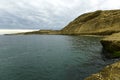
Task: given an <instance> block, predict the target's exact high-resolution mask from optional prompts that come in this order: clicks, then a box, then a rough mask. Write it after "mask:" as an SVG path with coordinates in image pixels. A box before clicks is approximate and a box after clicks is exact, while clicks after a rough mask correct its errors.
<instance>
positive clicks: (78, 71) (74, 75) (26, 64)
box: [0, 35, 107, 80]
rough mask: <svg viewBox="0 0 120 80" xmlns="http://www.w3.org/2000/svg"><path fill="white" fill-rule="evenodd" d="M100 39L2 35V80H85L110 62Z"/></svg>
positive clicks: (0, 55) (0, 41)
mask: <svg viewBox="0 0 120 80" xmlns="http://www.w3.org/2000/svg"><path fill="white" fill-rule="evenodd" d="M99 40H100V38H98V37H85V36H62V35H21V36H0V80H83V79H84V78H85V77H87V76H89V75H90V74H92V73H95V72H98V71H99V70H100V69H101V68H103V67H104V66H105V65H106V64H107V63H106V62H105V61H103V60H102V58H101V55H100V53H101V49H102V46H101V44H100V43H99Z"/></svg>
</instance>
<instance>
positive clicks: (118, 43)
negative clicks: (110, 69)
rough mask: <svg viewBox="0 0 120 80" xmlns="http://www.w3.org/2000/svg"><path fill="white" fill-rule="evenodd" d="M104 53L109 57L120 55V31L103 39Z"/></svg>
mask: <svg viewBox="0 0 120 80" xmlns="http://www.w3.org/2000/svg"><path fill="white" fill-rule="evenodd" d="M101 44H102V45H103V54H104V55H105V56H106V57H108V58H117V57H120V33H115V34H112V35H110V36H108V37H105V38H103V39H102V40H101Z"/></svg>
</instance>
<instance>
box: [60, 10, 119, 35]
mask: <svg viewBox="0 0 120 80" xmlns="http://www.w3.org/2000/svg"><path fill="white" fill-rule="evenodd" d="M119 31H120V10H106V11H101V10H99V11H95V12H91V13H86V14H83V15H81V16H79V17H78V18H76V19H75V20H74V21H72V22H70V23H69V24H68V25H67V26H66V27H65V28H63V29H62V30H61V32H62V34H98V35H106V34H112V33H114V32H119Z"/></svg>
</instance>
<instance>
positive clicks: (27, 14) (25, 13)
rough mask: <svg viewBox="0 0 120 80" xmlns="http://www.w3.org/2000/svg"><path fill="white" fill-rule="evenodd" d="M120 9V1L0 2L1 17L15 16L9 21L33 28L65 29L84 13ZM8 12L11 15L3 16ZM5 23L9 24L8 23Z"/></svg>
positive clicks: (40, 0)
mask: <svg viewBox="0 0 120 80" xmlns="http://www.w3.org/2000/svg"><path fill="white" fill-rule="evenodd" d="M119 8H120V1H119V0H0V17H2V18H7V19H9V18H8V17H10V15H12V16H13V15H14V17H17V18H12V19H9V20H13V21H14V22H18V23H20V21H19V20H17V19H21V20H25V21H27V22H29V23H31V24H33V25H31V26H34V27H33V28H54V27H55V28H56V26H58V28H63V27H64V26H65V25H67V23H68V22H70V21H71V20H73V19H74V18H76V17H77V16H79V15H80V14H82V13H84V12H88V11H95V10H99V9H119ZM3 11H4V13H3ZM6 12H7V14H8V13H9V14H10V15H8V16H7V15H6V16H3V15H5V13H6ZM7 19H5V20H7ZM0 21H1V20H0ZM4 22H5V21H4ZM5 23H6V24H8V23H7V21H6V22H5ZM18 23H17V24H18ZM9 24H10V23H9ZM20 25H21V23H20ZM23 25H24V24H23ZM23 25H22V26H23ZM41 25H42V26H41ZM25 26H26V25H25ZM11 27H12V26H10V27H8V28H11ZM0 28H3V25H2V26H0ZM16 28H19V27H16ZM27 28H28V27H27Z"/></svg>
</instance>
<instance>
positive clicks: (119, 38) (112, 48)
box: [85, 33, 120, 80]
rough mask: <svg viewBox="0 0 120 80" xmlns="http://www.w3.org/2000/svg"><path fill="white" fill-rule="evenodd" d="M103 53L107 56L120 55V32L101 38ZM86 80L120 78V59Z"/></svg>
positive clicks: (116, 56)
mask: <svg viewBox="0 0 120 80" xmlns="http://www.w3.org/2000/svg"><path fill="white" fill-rule="evenodd" d="M101 44H102V45H103V54H104V55H105V57H107V58H119V57H120V33H115V34H112V35H110V36H107V37H105V38H103V39H102V40H101ZM85 80H120V61H119V62H116V63H114V64H112V65H108V66H106V67H105V68H104V69H103V70H101V71H100V72H99V73H96V74H93V75H91V76H90V77H88V78H86V79H85Z"/></svg>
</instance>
